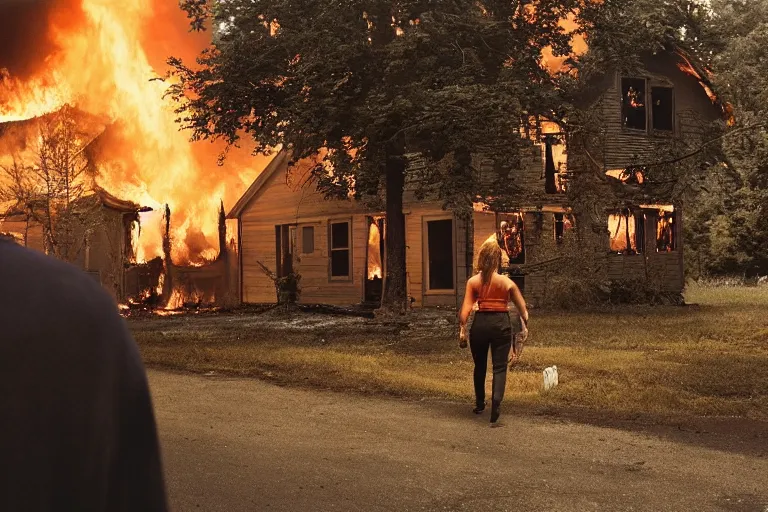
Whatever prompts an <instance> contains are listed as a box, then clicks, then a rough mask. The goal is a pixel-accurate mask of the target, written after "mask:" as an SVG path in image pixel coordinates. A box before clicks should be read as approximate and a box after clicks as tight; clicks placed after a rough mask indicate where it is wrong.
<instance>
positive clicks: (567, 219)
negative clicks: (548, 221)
mask: <svg viewBox="0 0 768 512" xmlns="http://www.w3.org/2000/svg"><path fill="white" fill-rule="evenodd" d="M573 226H574V221H573V216H572V215H566V214H565V213H556V214H555V241H556V242H557V243H558V244H561V243H562V242H563V240H564V239H565V234H566V233H567V232H568V231H569V230H571V229H573Z"/></svg>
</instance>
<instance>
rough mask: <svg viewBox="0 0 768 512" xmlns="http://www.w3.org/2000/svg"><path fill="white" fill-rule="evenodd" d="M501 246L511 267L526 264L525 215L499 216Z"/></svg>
mask: <svg viewBox="0 0 768 512" xmlns="http://www.w3.org/2000/svg"><path fill="white" fill-rule="evenodd" d="M499 219H500V222H499V232H498V235H497V237H498V240H499V245H501V248H502V249H503V250H504V254H505V255H506V256H507V259H508V260H509V264H510V265H523V264H524V263H525V217H524V214H523V213H512V214H500V215H499Z"/></svg>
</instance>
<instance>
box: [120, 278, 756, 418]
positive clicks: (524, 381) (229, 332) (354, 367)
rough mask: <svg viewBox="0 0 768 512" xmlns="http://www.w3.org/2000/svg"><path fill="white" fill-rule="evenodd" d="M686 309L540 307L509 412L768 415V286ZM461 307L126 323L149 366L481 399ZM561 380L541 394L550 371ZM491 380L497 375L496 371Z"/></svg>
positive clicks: (698, 292) (714, 291) (702, 300)
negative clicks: (413, 313) (398, 313)
mask: <svg viewBox="0 0 768 512" xmlns="http://www.w3.org/2000/svg"><path fill="white" fill-rule="evenodd" d="M686 299H687V301H688V302H689V303H690V304H693V305H692V306H688V307H684V308H671V307H670V308H663V307H658V308H650V307H633V308H622V309H616V310H613V311H611V312H601V313H555V312H541V311H532V316H531V337H530V339H529V342H528V345H527V348H526V350H525V352H524V354H523V359H522V361H521V362H520V364H519V365H518V366H517V367H516V368H515V369H514V371H512V372H511V373H510V374H509V377H508V392H507V397H506V399H505V402H506V403H507V406H506V408H507V409H512V408H515V407H518V408H523V409H527V410H531V411H537V412H546V413H555V414H557V413H577V414H587V415H593V416H604V417H606V418H616V419H638V418H652V419H654V420H657V421H663V422H666V421H678V420H679V419H684V418H691V417H700V416H718V417H722V416H738V417H741V418H749V419H753V420H760V421H765V420H768V371H766V368H767V367H768V287H759V288H703V287H692V288H690V289H689V290H688V293H687V296H686ZM453 317H454V314H453V313H451V312H431V313H429V314H420V315H418V316H417V318H416V319H414V320H413V321H412V324H411V325H410V327H408V328H403V326H399V325H389V324H378V323H375V322H373V321H369V320H364V319H359V318H348V317H329V316H322V315H310V314H301V315H298V316H295V317H292V318H282V317H279V316H277V315H274V314H272V313H264V314H239V315H238V314H232V315H210V316H207V315H206V316H202V315H201V316H177V317H164V318H160V317H152V318H149V319H146V318H145V319H135V320H129V324H130V326H131V328H132V330H133V333H134V336H135V337H136V340H137V342H138V343H139V345H140V347H141V350H142V352H143V356H144V359H145V361H146V363H147V364H148V365H149V366H154V367H162V368H170V369H176V370H183V371H193V372H210V371H214V372H217V373H222V374H228V375H242V376H253V377H258V378H267V379H272V380H275V381H277V382H280V383H284V384H292V385H302V386H311V387H319V388H323V389H334V390H353V391H356V392H363V393H377V394H387V395H393V396H401V397H406V398H414V399H422V398H440V399H451V400H454V399H455V400H462V401H467V402H470V401H471V400H472V396H473V394H472V383H471V373H472V363H471V357H470V354H469V352H468V350H461V349H459V348H458V346H457V342H456V339H455V331H456V329H455V326H454V325H453ZM553 364H555V365H557V367H558V370H559V374H560V385H559V386H558V387H557V388H556V389H554V390H553V391H551V392H549V393H542V392H541V384H542V376H541V370H542V369H544V368H545V367H546V366H549V365H553ZM489 380H490V375H489Z"/></svg>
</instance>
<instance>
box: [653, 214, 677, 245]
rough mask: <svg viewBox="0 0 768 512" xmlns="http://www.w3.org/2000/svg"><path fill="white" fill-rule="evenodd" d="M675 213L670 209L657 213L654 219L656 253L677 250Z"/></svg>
mask: <svg viewBox="0 0 768 512" xmlns="http://www.w3.org/2000/svg"><path fill="white" fill-rule="evenodd" d="M675 225H676V222H675V211H674V209H673V208H672V207H668V208H665V209H663V210H660V211H659V216H658V217H657V219H656V251H657V252H672V251H674V250H676V249H677V237H676V236H675Z"/></svg>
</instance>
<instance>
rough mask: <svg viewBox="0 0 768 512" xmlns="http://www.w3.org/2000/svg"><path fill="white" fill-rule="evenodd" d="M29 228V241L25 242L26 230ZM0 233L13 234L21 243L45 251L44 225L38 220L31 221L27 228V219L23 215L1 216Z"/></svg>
mask: <svg viewBox="0 0 768 512" xmlns="http://www.w3.org/2000/svg"><path fill="white" fill-rule="evenodd" d="M25 229H27V242H26V245H25V244H24V242H23V239H24V230H25ZM0 233H9V234H12V235H13V236H14V237H15V238H16V239H17V242H19V243H20V244H21V245H25V246H26V247H28V248H30V249H34V250H36V251H40V252H44V251H45V242H44V240H43V226H42V225H41V224H39V223H36V222H31V223H30V225H29V228H27V225H26V221H24V219H23V218H22V217H21V216H12V217H7V218H0Z"/></svg>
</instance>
